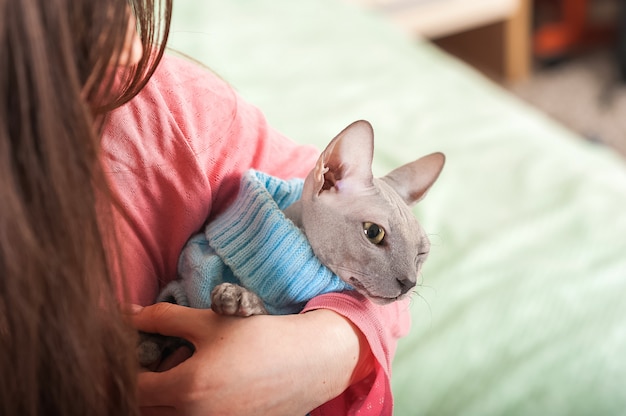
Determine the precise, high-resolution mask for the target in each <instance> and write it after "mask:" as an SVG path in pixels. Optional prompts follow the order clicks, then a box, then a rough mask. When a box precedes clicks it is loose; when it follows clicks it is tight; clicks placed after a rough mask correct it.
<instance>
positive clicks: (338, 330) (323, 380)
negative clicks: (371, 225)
mask: <svg viewBox="0 0 626 416" xmlns="http://www.w3.org/2000/svg"><path fill="white" fill-rule="evenodd" d="M132 320H133V322H134V324H135V326H136V327H137V328H138V329H140V330H142V331H146V332H153V333H160V334H163V335H171V336H179V337H182V338H185V339H186V340H188V341H190V342H191V343H192V344H193V345H194V346H195V349H196V350H195V352H194V354H193V355H192V356H191V357H189V358H187V359H186V360H184V361H183V362H180V363H179V364H178V363H174V365H175V364H178V365H175V366H174V367H172V368H170V369H169V370H166V371H163V372H142V373H141V374H139V381H138V383H139V384H138V386H139V400H140V404H141V406H142V411H143V414H144V415H170V414H185V415H211V414H219V415H221V414H229V415H248V414H271V415H289V416H293V415H298V414H300V415H304V414H306V413H307V412H309V411H311V410H312V409H314V408H316V407H318V406H319V405H321V404H323V403H325V402H326V401H328V400H330V399H332V398H334V397H336V396H338V395H339V394H341V393H342V392H343V391H344V390H345V389H346V388H347V387H348V386H349V384H350V383H351V382H352V381H353V380H356V379H359V378H361V377H363V376H365V375H367V372H368V371H369V368H368V367H369V366H368V365H363V363H364V362H366V363H368V362H370V361H371V358H370V354H371V353H370V352H369V348H368V347H367V344H366V342H365V341H364V337H363V336H362V334H361V333H360V332H359V331H358V330H357V329H356V328H355V327H354V326H353V325H352V324H351V323H350V322H349V321H348V320H346V319H345V318H344V317H342V316H340V315H338V314H336V313H334V312H332V311H328V310H321V309H320V310H315V311H311V312H308V313H305V314H300V315H285V316H269V315H261V316H253V317H249V318H237V317H225V316H220V315H217V314H215V313H214V312H212V311H211V310H203V309H191V308H186V307H182V306H178V305H173V304H168V303H161V304H157V305H153V306H149V307H145V308H142V309H140V310H137V311H135V313H134V315H133V317H132ZM362 350H363V351H362ZM183 358H186V357H183ZM357 368H358V371H355V369H357Z"/></svg>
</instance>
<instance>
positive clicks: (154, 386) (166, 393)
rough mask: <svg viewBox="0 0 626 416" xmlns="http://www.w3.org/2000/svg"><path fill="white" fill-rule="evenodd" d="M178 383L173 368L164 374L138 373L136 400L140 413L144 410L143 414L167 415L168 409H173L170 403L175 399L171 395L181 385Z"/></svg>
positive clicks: (177, 373)
mask: <svg viewBox="0 0 626 416" xmlns="http://www.w3.org/2000/svg"><path fill="white" fill-rule="evenodd" d="M179 381H180V380H179V372H177V371H176V369H175V368H174V369H172V370H170V371H168V372H166V373H153V372H151V371H145V372H142V373H139V375H138V378H137V395H138V396H137V398H138V399H139V403H140V405H141V407H142V413H144V409H145V412H146V413H145V414H154V415H159V414H163V415H166V414H169V413H167V412H168V411H169V409H173V408H174V407H173V402H172V401H173V400H174V398H175V397H174V396H173V395H172V394H173V393H174V392H177V391H178V389H179V388H180V385H181V383H179ZM177 384H178V388H177ZM182 385H184V384H182ZM148 411H149V413H148Z"/></svg>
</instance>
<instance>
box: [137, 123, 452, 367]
mask: <svg viewBox="0 0 626 416" xmlns="http://www.w3.org/2000/svg"><path fill="white" fill-rule="evenodd" d="M373 153H374V132H373V129H372V126H371V125H370V123H369V122H367V121H364V120H360V121H356V122H354V123H352V124H351V125H349V126H348V127H346V128H345V129H344V130H343V131H342V132H341V133H339V134H338V135H337V136H336V137H335V138H334V139H333V140H332V141H331V142H330V143H329V144H328V146H327V147H326V149H325V150H324V151H323V152H322V153H321V155H320V157H319V159H318V160H317V162H316V164H315V166H314V167H313V169H312V170H311V171H310V172H309V174H308V176H307V177H306V179H305V181H304V185H303V190H302V196H301V198H300V199H299V200H297V201H296V202H295V203H293V204H292V205H290V206H288V207H287V208H286V209H285V210H284V211H283V212H284V214H285V216H286V217H287V218H288V219H290V220H291V221H292V222H293V223H294V224H295V225H296V226H297V227H299V228H300V229H301V230H302V231H303V233H304V234H305V235H306V238H307V240H308V242H309V244H310V246H311V248H312V250H313V253H314V254H315V256H316V257H317V258H318V259H319V260H320V261H321V262H322V263H323V264H324V265H325V266H326V267H327V268H328V269H330V270H331V271H332V272H333V273H335V274H336V275H337V276H339V278H340V279H341V280H343V281H344V282H345V283H347V284H348V285H349V286H351V287H352V288H354V289H355V290H357V291H358V292H360V293H361V294H363V295H364V296H366V297H367V298H369V299H370V300H372V301H373V302H376V303H378V304H387V303H390V302H393V301H395V300H398V299H401V298H402V297H404V296H405V295H406V294H407V293H408V292H409V291H410V290H411V289H413V288H414V287H415V285H416V283H417V278H418V275H419V273H420V270H421V267H422V265H423V264H424V261H425V260H426V257H427V256H428V253H429V250H430V242H429V240H428V237H427V236H426V234H425V232H424V230H423V229H422V227H421V226H420V224H419V223H418V221H417V219H416V218H415V216H414V215H413V213H412V211H411V207H412V206H413V205H415V204H416V203H417V202H418V201H419V200H421V199H422V198H423V197H424V196H425V195H426V193H427V191H428V190H429V189H430V187H431V186H432V185H433V183H434V182H435V181H436V179H437V178H438V177H439V174H440V172H441V170H442V168H443V165H444V161H445V157H444V155H443V154H442V153H433V154H430V155H428V156H424V157H422V158H420V159H418V160H415V161H413V162H410V163H407V164H405V165H403V166H401V167H399V168H397V169H395V170H393V171H392V172H391V173H389V174H387V175H386V176H384V177H381V178H374V177H373V174H372V159H373ZM211 308H212V309H213V310H214V311H215V312H217V313H220V314H223V315H238V316H250V315H258V314H266V313H268V312H267V309H266V307H265V305H264V303H263V300H262V299H261V298H260V297H259V296H258V295H257V294H256V293H254V292H253V291H251V290H249V289H247V288H245V287H243V286H240V285H237V284H233V283H222V284H219V285H217V286H216V287H215V288H214V289H213V290H212V292H211ZM182 344H185V345H187V346H188V347H190V348H193V346H191V345H189V344H188V343H186V342H185V341H184V340H180V339H177V338H172V337H162V336H160V335H156V334H142V342H141V343H140V345H139V361H140V363H141V364H142V365H143V366H149V365H151V364H152V363H154V362H158V360H159V359H160V358H162V357H163V352H164V351H165V350H170V351H171V350H173V349H175V348H177V347H178V346H180V345H182Z"/></svg>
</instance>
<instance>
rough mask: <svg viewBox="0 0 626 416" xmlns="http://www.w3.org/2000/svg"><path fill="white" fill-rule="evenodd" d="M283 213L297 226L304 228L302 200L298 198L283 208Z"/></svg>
mask: <svg viewBox="0 0 626 416" xmlns="http://www.w3.org/2000/svg"><path fill="white" fill-rule="evenodd" d="M283 213H284V214H285V216H286V217H287V218H289V219H290V220H291V221H292V222H293V223H294V224H295V225H296V227H298V228H300V229H302V201H300V200H298V201H296V202H294V203H293V204H291V205H289V206H288V207H287V208H285V209H284V210H283Z"/></svg>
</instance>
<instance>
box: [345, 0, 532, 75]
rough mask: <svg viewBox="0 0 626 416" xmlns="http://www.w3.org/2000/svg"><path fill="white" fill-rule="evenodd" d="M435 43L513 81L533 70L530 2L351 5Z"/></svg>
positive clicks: (372, 1)
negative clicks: (371, 12)
mask: <svg viewBox="0 0 626 416" xmlns="http://www.w3.org/2000/svg"><path fill="white" fill-rule="evenodd" d="M350 1H352V2H356V3H359V4H362V5H365V6H367V7H370V8H373V9H374V10H378V11H380V12H381V13H383V14H384V15H385V16H387V17H388V18H389V19H391V20H392V21H393V22H394V23H396V24H397V25H399V26H400V27H401V28H403V29H404V30H406V31H407V32H409V33H411V34H415V35H419V36H423V37H426V38H428V39H431V40H433V41H434V42H435V43H437V44H438V45H439V46H441V47H442V48H443V49H445V50H447V51H448V52H450V53H452V54H454V55H457V56H459V57H460V58H462V59H464V60H465V61H467V62H469V63H470V64H472V65H473V66H475V67H477V68H478V69H480V70H482V71H484V72H486V73H487V74H488V75H493V76H495V77H500V78H504V79H505V80H507V81H516V80H520V79H524V78H526V77H527V76H528V75H529V74H530V68H531V44H530V38H531V35H530V30H531V9H532V0H469V1H468V0H350Z"/></svg>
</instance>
